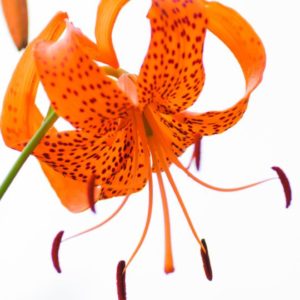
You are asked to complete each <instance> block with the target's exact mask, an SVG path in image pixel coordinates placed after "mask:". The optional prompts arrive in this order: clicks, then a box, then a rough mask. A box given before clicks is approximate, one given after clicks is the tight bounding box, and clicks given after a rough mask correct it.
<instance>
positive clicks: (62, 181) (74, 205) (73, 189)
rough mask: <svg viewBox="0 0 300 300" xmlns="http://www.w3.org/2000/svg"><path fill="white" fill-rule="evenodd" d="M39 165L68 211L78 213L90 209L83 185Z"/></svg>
mask: <svg viewBox="0 0 300 300" xmlns="http://www.w3.org/2000/svg"><path fill="white" fill-rule="evenodd" d="M40 164H41V167H42V169H43V171H44V173H45V175H46V176H47V178H48V180H49V182H50V184H51V186H52V188H53V189H54V191H55V193H56V194H57V196H58V198H59V199H60V200H61V203H62V204H63V205H64V206H65V207H66V208H67V209H68V210H70V211H72V212H74V213H79V212H82V211H84V210H86V209H89V208H90V202H89V200H88V191H87V185H86V184H85V183H82V182H79V181H77V180H73V179H71V178H69V177H66V176H64V175H62V174H60V173H58V172H56V171H55V170H53V169H52V168H51V167H49V166H48V165H47V164H45V163H42V162H40Z"/></svg>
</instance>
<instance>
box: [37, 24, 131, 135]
mask: <svg viewBox="0 0 300 300" xmlns="http://www.w3.org/2000/svg"><path fill="white" fill-rule="evenodd" d="M82 41H83V43H81V42H82ZM86 46H87V38H85V39H83V35H82V34H81V33H80V34H78V30H77V29H75V28H74V27H73V26H72V25H71V24H68V27H67V30H66V33H65V35H64V37H63V38H62V39H61V40H59V41H58V42H56V43H49V42H41V43H38V44H37V45H36V47H35V51H34V55H35V60H36V65H37V69H38V73H39V75H40V78H41V81H42V83H43V85H44V88H45V90H46V92H47V94H48V97H49V99H50V101H51V105H52V107H53V108H54V110H55V111H56V113H57V114H58V115H59V116H61V117H63V118H65V119H66V120H67V121H69V122H70V123H71V124H72V125H73V126H74V127H75V128H81V129H84V130H91V129H94V128H98V126H99V122H100V120H101V119H102V118H103V117H106V118H110V119H115V118H119V117H123V116H125V115H126V114H127V110H128V108H129V107H131V106H132V104H131V102H130V99H129V98H128V97H127V96H126V95H125V94H124V93H123V92H122V91H121V90H120V89H119V88H118V86H117V84H116V82H115V81H114V80H112V79H110V78H109V77H107V76H106V75H105V74H104V72H103V71H102V70H101V68H100V67H98V66H97V64H96V63H95V62H94V61H93V60H92V59H91V56H93V55H94V52H93V53H90V52H88V49H90V48H91V47H89V48H87V47H86Z"/></svg>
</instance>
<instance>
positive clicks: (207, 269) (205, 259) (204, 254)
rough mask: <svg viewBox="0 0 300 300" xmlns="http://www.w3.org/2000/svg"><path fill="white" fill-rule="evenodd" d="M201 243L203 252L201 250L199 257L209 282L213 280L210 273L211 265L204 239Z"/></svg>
mask: <svg viewBox="0 0 300 300" xmlns="http://www.w3.org/2000/svg"><path fill="white" fill-rule="evenodd" d="M201 242H202V244H203V246H204V248H205V251H204V250H203V249H202V248H201V257H202V262H203V268H204V271H205V275H206V278H207V279H208V280H210V281H211V280H212V279H213V272H212V268H211V264H210V259H209V255H208V250H207V245H206V242H205V239H202V240H201Z"/></svg>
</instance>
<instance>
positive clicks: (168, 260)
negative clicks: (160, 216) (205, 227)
mask: <svg viewBox="0 0 300 300" xmlns="http://www.w3.org/2000/svg"><path fill="white" fill-rule="evenodd" d="M152 154H153V153H152ZM153 156H154V154H153ZM157 167H158V170H157V172H156V175H157V180H158V184H159V189H160V194H161V199H162V206H163V213H164V222H165V272H166V273H167V274H168V273H172V272H174V264H173V254H172V245H171V226H170V216H169V208H168V201H167V197H166V191H165V187H164V183H163V180H162V176H161V173H160V171H159V166H157Z"/></svg>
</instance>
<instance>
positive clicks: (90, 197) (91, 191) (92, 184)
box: [87, 174, 96, 213]
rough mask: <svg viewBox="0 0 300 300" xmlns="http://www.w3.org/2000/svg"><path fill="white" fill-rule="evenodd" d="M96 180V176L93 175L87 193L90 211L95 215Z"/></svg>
mask: <svg viewBox="0 0 300 300" xmlns="http://www.w3.org/2000/svg"><path fill="white" fill-rule="evenodd" d="M95 180H96V177H95V175H94V174H92V176H91V177H90V179H89V180H88V184H87V193H88V201H89V206H90V209H91V211H92V212H93V213H96V207H95V194H94V191H95Z"/></svg>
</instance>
